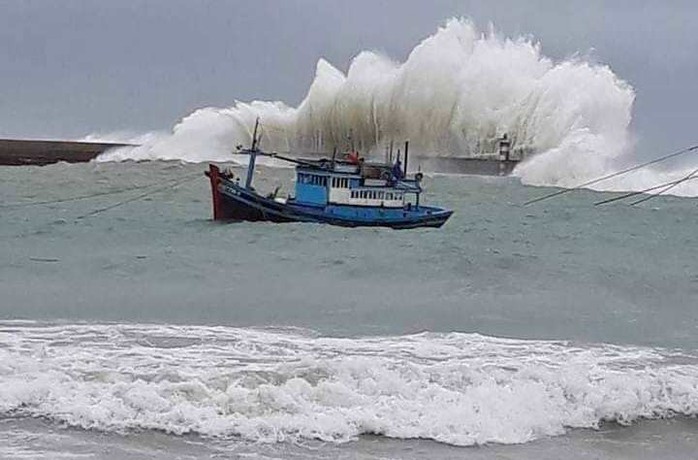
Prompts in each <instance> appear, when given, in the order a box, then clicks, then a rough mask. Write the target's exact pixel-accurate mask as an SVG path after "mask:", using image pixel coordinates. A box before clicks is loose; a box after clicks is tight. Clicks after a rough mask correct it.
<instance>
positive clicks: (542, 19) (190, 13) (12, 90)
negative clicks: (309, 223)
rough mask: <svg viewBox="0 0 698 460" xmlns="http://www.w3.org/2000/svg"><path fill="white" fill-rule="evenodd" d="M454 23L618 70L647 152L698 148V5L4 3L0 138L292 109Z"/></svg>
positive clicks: (528, 0)
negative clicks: (281, 104) (320, 81)
mask: <svg viewBox="0 0 698 460" xmlns="http://www.w3.org/2000/svg"><path fill="white" fill-rule="evenodd" d="M453 16H463V17H469V18H471V19H473V20H474V21H475V22H476V24H477V25H478V26H479V27H481V28H486V27H487V25H488V23H490V22H492V23H494V25H495V27H496V28H497V29H498V30H499V31H501V32H502V33H503V34H504V35H507V36H518V35H521V34H527V35H530V36H533V37H535V38H536V39H537V40H540V42H541V44H542V48H543V52H544V54H546V55H548V56H550V57H553V58H555V59H564V58H565V57H568V56H572V55H575V54H581V55H583V56H591V58H592V59H593V60H594V61H595V62H600V63H605V64H608V65H610V66H611V67H612V68H613V70H614V71H615V72H616V74H617V75H618V76H620V77H621V78H623V79H624V80H626V81H628V82H630V83H631V84H632V85H633V87H634V88H635V90H636V92H637V99H636V104H635V113H634V122H633V124H634V125H633V131H634V132H635V133H636V135H637V136H638V138H639V141H640V143H641V144H642V145H643V146H644V148H642V149H641V150H650V149H660V150H662V151H666V150H672V149H674V148H676V147H683V146H686V145H688V144H692V143H696V142H698V131H697V130H696V129H695V128H696V126H697V125H698V123H696V122H697V121H698V116H697V115H696V113H697V111H696V110H697V109H696V103H698V33H697V31H698V25H697V24H698V23H697V18H698V1H695V0H693V1H682V0H666V1H662V0H657V1H642V0H633V1H630V0H628V1H623V0H617V1H608V0H607V1H593V0H584V1H578V2H577V1H556V0H550V1H543V0H537V1H534V0H516V1H509V0H502V1H498V0H482V1H475V0H473V1H466V0H428V1H418V0H350V1H335V0H318V1H315V0H250V1H233V0H231V1H204V0H198V1H195V0H190V1H184V0H151V1H143V0H140V1H136V0H113V1H108V0H100V1H95V0H61V1H51V0H43V1H42V0H36V1H33V0H0V137H27V138H79V137H82V136H84V135H86V134H89V133H94V132H101V133H109V132H113V131H120V130H129V131H133V132H145V131H149V130H169V129H170V128H171V127H172V125H173V124H174V123H175V122H176V121H177V120H178V119H179V118H181V117H182V116H184V115H186V114H188V113H190V112H191V111H192V110H194V109H196V108H199V107H205V106H211V105H213V106H221V107H225V106H230V105H232V103H233V102H234V101H235V100H236V99H239V100H252V99H262V100H283V101H285V102H287V103H289V104H292V105H296V104H297V103H298V102H300V101H301V100H302V98H303V97H304V95H305V93H306V91H307V89H308V86H309V84H310V82H311V81H312V78H313V75H314V72H315V63H316V61H317V60H318V58H320V57H324V58H326V59H327V60H328V61H330V62H331V63H333V64H334V65H335V66H337V67H339V68H340V69H342V70H346V68H347V66H348V64H349V62H350V59H351V58H352V57H353V56H354V55H356V54H357V53H358V52H360V51H362V50H365V49H371V50H379V51H382V52H384V53H386V54H388V55H389V56H391V57H393V58H394V59H398V60H403V59H404V58H405V57H406V56H407V54H408V53H409V51H410V50H411V49H412V48H413V47H414V46H415V45H416V44H417V43H418V42H419V41H420V40H421V39H423V38H425V37H427V36H429V35H431V34H432V33H433V32H434V31H435V30H436V29H437V27H438V26H440V25H442V24H443V23H444V21H445V20H446V19H448V18H450V17H453Z"/></svg>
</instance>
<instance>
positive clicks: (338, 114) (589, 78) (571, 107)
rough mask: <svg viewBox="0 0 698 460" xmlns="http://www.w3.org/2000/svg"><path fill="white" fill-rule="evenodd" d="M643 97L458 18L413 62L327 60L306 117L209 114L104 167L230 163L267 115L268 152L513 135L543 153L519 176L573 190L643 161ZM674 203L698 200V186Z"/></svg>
mask: <svg viewBox="0 0 698 460" xmlns="http://www.w3.org/2000/svg"><path fill="white" fill-rule="evenodd" d="M634 98H635V94H634V91H633V89H632V88H631V86H630V85H628V84H627V83H626V82H624V81H622V80H620V79H619V78H618V77H617V76H616V75H615V74H614V73H613V72H612V71H611V69H610V68H609V67H608V66H605V65H599V64H596V63H593V62H590V61H589V60H587V59H583V58H580V57H574V58H571V59H567V60H564V61H561V62H554V61H553V60H552V59H549V58H547V57H545V56H544V55H543V54H542V53H541V47H540V45H539V43H537V42H535V41H533V39H531V38H530V37H518V38H515V39H510V38H506V37H503V36H501V35H498V34H497V33H496V32H495V31H494V29H493V28H491V29H490V31H488V32H486V33H483V32H480V31H479V30H478V29H477V28H476V27H475V25H474V24H473V23H472V22H470V21H468V20H465V19H451V20H450V21H448V22H447V23H446V25H445V26H443V27H441V28H440V29H438V31H437V32H436V33H435V34H434V35H432V36H430V37H428V38H426V39H425V40H424V41H423V42H422V43H420V44H419V45H417V46H416V47H415V48H414V49H413V50H412V52H411V53H410V55H409V57H408V58H407V60H406V61H405V62H402V63H400V62H395V61H393V60H391V59H390V58H388V57H386V56H383V55H381V54H379V53H376V52H369V51H364V52H361V53H359V54H358V55H357V56H356V57H355V58H354V59H353V61H352V63H351V66H350V67H349V70H348V72H347V74H344V73H343V72H341V71H339V70H338V69H336V68H335V67H333V66H332V65H331V64H330V63H328V62H327V61H326V60H324V59H320V60H319V61H318V63H317V69H316V75H315V79H314V81H313V83H312V85H311V86H310V89H309V91H308V94H307V96H306V98H305V99H304V100H303V102H302V103H301V104H300V105H299V106H298V107H289V106H287V105H286V104H284V103H282V102H262V101H254V102H250V103H245V102H236V104H235V105H234V106H233V107H230V108H214V107H207V108H203V109H200V110H197V111H195V112H194V113H192V114H190V115H189V116H187V117H185V118H184V119H182V121H181V122H179V123H178V124H177V125H176V126H175V127H174V129H173V131H172V133H171V134H170V135H167V136H162V135H156V136H151V138H150V139H148V138H145V139H140V140H141V141H144V142H143V145H142V146H140V147H135V148H120V149H115V150H112V151H110V152H107V153H105V154H103V155H102V156H101V157H100V160H102V161H120V160H124V159H135V160H144V159H166V160H172V159H179V160H183V161H191V162H200V161H206V160H215V161H231V160H232V159H233V156H232V155H231V152H232V151H233V150H234V148H235V146H237V145H244V146H247V145H249V144H250V141H251V136H252V133H251V131H252V128H253V126H254V122H255V119H256V118H257V117H259V118H260V119H261V121H262V123H263V127H264V135H263V140H262V144H263V147H264V148H265V149H266V150H276V151H281V152H292V153H294V154H297V155H300V154H303V153H306V152H325V153H327V152H331V151H332V150H333V149H334V148H335V147H338V148H339V149H340V150H343V149H348V148H349V146H350V141H349V140H348V138H349V137H350V136H351V139H352V141H351V143H353V144H354V145H355V146H356V147H358V148H359V149H360V150H361V151H363V152H364V153H369V154H370V153H373V154H382V152H383V149H384V148H385V146H386V144H387V143H388V142H389V141H390V140H394V141H395V142H397V143H398V144H400V143H401V142H402V141H404V140H406V139H409V140H410V142H411V147H410V148H411V151H412V152H414V153H416V154H418V155H422V156H430V155H439V156H453V157H459V156H467V155H470V154H472V153H478V152H483V151H484V152H492V151H495V150H496V147H495V144H494V141H495V140H496V139H497V138H498V137H499V136H501V135H502V134H504V133H507V134H508V135H509V136H510V138H511V139H512V141H513V147H514V149H521V148H527V149H532V150H534V151H536V152H538V153H537V154H536V155H533V156H530V157H529V159H530V161H527V162H525V163H524V164H522V165H521V166H520V167H519V168H517V170H516V174H517V175H518V176H520V177H521V179H522V180H523V182H524V183H527V184H533V185H556V186H562V187H570V186H575V185H577V184H579V183H581V182H584V181H587V180H589V179H593V178H596V177H600V176H602V175H604V174H606V173H608V172H609V171H615V170H618V169H620V167H621V166H624V165H627V164H632V163H637V161H636V160H634V159H633V156H632V149H631V147H630V145H629V143H628V126H629V125H630V121H631V114H632V107H633V101H634ZM121 139H122V140H123V136H121ZM134 140H136V141H137V140H139V139H134ZM687 169H691V168H687ZM682 173H684V171H676V172H674V173H671V172H669V173H666V174H664V173H659V172H654V171H650V172H646V171H645V172H644V173H642V174H644V176H642V175H636V176H632V177H629V178H627V179H624V180H622V181H621V180H616V181H614V182H608V183H602V184H598V185H597V186H596V188H600V189H643V188H646V187H648V186H652V185H656V184H657V183H658V182H661V181H662V180H674V179H677V178H679V177H682V176H681V174H682ZM671 193H675V194H683V195H693V194H698V181H693V182H690V183H687V184H682V185H681V186H680V187H677V188H676V189H674V190H672V191H671Z"/></svg>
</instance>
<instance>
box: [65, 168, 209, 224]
mask: <svg viewBox="0 0 698 460" xmlns="http://www.w3.org/2000/svg"><path fill="white" fill-rule="evenodd" d="M200 174H201V173H196V174H191V175H189V176H185V178H184V179H181V180H179V181H176V182H174V183H171V184H167V185H166V186H163V187H159V188H156V189H155V190H150V191H148V192H146V193H142V194H140V195H138V196H135V197H132V198H129V199H126V200H123V201H120V202H118V203H115V204H112V205H109V206H105V207H103V208H99V209H96V210H94V211H91V212H88V213H87V214H83V215H81V216H78V217H76V220H80V219H85V218H87V217H91V216H94V215H96V214H100V213H103V212H105V211H109V210H110V209H114V208H118V207H119V206H123V205H125V204H127V203H131V202H134V201H138V200H140V199H142V198H146V197H148V196H150V195H153V194H155V193H159V192H163V191H165V190H168V189H171V188H175V187H177V186H179V185H182V184H184V183H186V182H191V181H192V180H194V179H198V178H199V177H200Z"/></svg>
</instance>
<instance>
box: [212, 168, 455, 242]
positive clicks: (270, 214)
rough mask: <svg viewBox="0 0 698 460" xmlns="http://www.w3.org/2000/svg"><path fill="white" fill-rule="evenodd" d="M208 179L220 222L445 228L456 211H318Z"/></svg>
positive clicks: (345, 208) (339, 207)
mask: <svg viewBox="0 0 698 460" xmlns="http://www.w3.org/2000/svg"><path fill="white" fill-rule="evenodd" d="M208 175H209V177H210V179H211V187H212V194H213V206H214V219H216V220H229V221H268V222H316V223H324V224H330V225H339V226H343V227H390V228H394V229H409V228H418V227H441V226H442V225H443V224H444V223H446V221H447V220H448V219H449V217H451V214H453V212H452V211H449V210H445V209H441V208H436V207H429V206H419V207H414V208H410V209H406V208H374V207H361V206H345V205H332V204H329V205H327V206H323V207H316V206H309V205H304V204H302V203H297V202H293V201H290V202H286V203H281V202H278V201H276V200H274V199H272V198H267V197H263V196H261V195H259V194H257V193H255V192H254V191H251V190H248V189H246V188H244V187H242V186H240V185H238V184H237V183H235V182H233V181H231V180H228V179H227V178H226V177H224V176H222V175H220V174H218V171H214V170H213V169H212V170H211V171H210V172H208Z"/></svg>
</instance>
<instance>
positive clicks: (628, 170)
mask: <svg viewBox="0 0 698 460" xmlns="http://www.w3.org/2000/svg"><path fill="white" fill-rule="evenodd" d="M694 150H698V145H694V146H692V147H688V148H685V149H683V150H679V151H676V152H673V153H670V154H668V155H664V156H662V157H659V158H655V159H654V160H652V161H648V162H646V163H641V164H639V165H635V166H632V167H630V168H626V169H623V170H621V171H617V172H615V173H611V174H607V175H605V176H603V177H599V178H598V179H594V180H590V181H588V182H584V183H583V184H579V185H576V186H574V187H572V188H566V189H562V190H558V191H556V192H553V193H549V194H547V195H543V196H541V197H538V198H534V199H532V200H529V201H527V202H525V203H524V206H528V205H530V204H533V203H538V202H539V201H543V200H547V199H549V198H553V197H556V196H560V195H563V194H565V193H569V192H573V191H575V190H579V189H580V188H584V187H588V186H590V185H594V184H598V183H599V182H602V181H605V180H608V179H611V178H614V177H618V176H620V175H623V174H626V173H629V172H632V171H636V170H638V169H640V168H644V167H645V166H650V165H653V164H656V163H660V162H662V161H666V160H668V159H670V158H674V157H677V156H679V155H684V154H686V153H688V152H692V151H694Z"/></svg>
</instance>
